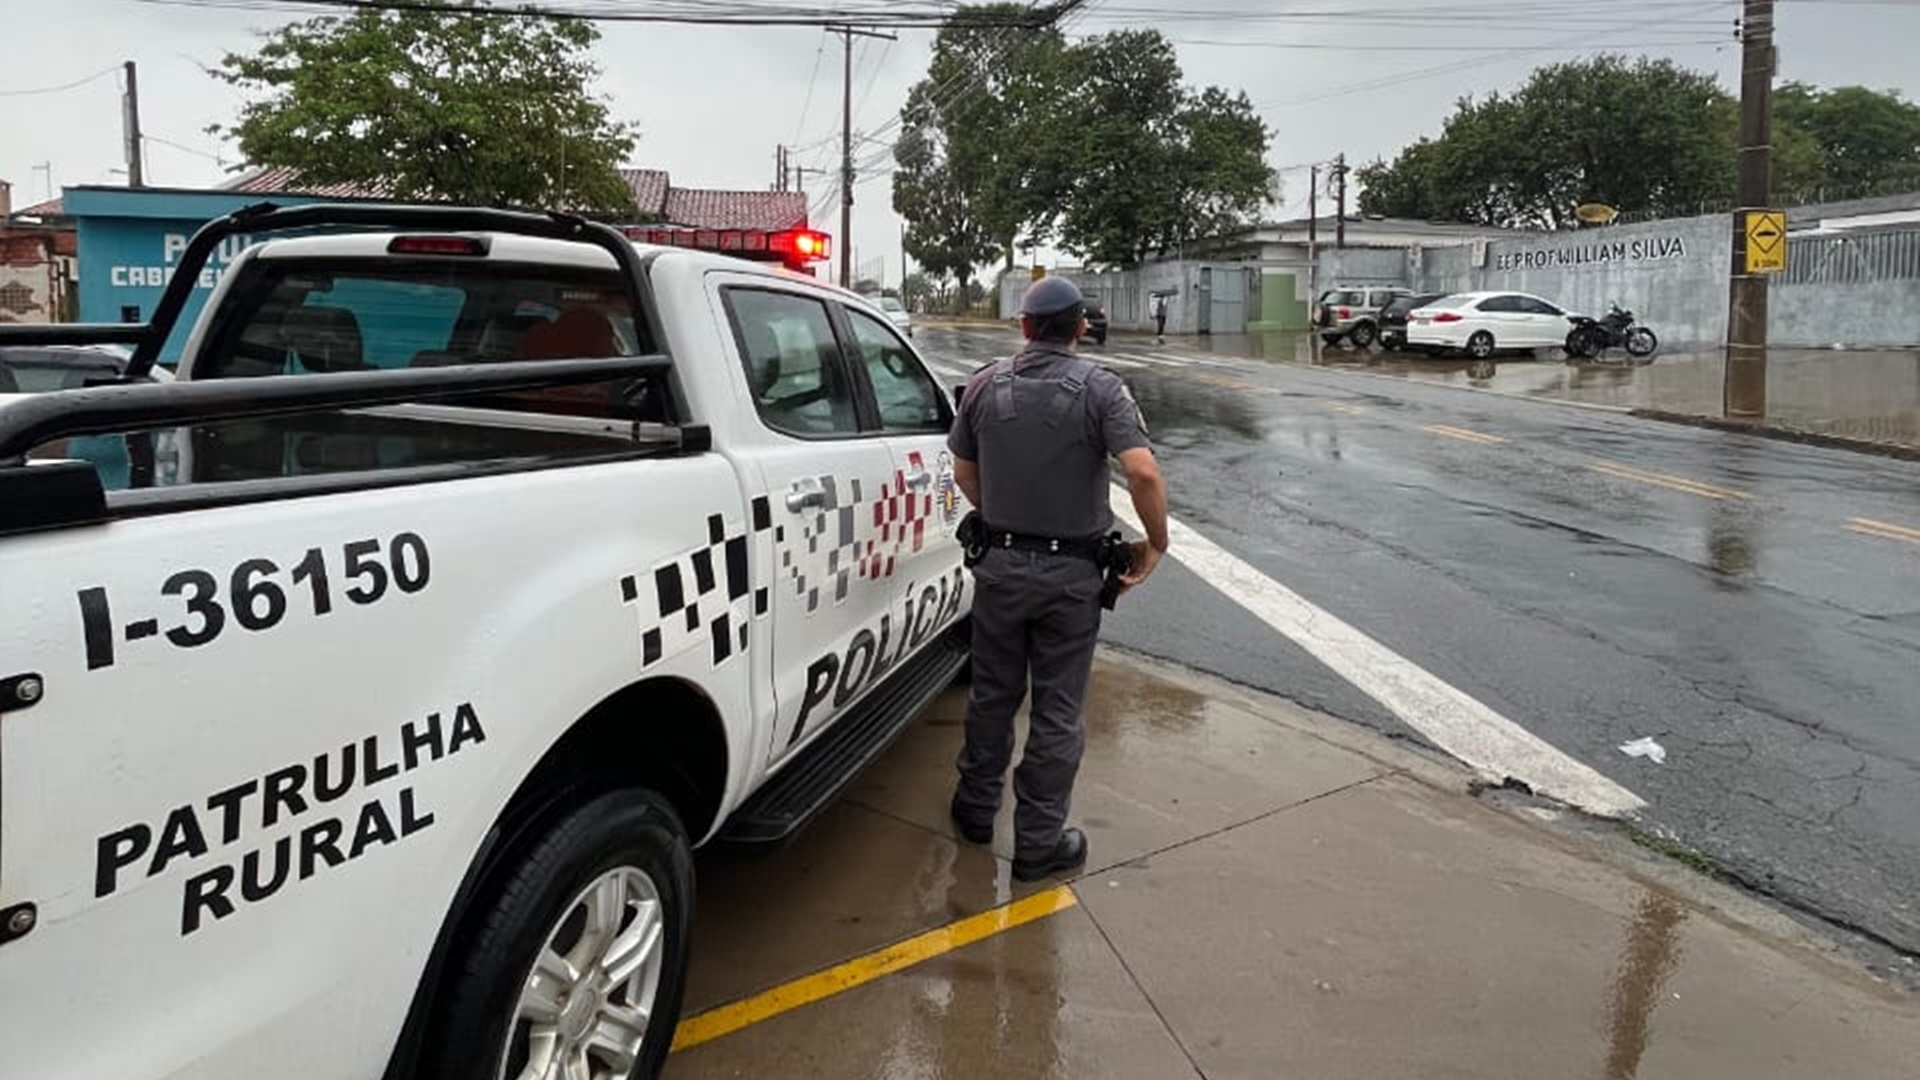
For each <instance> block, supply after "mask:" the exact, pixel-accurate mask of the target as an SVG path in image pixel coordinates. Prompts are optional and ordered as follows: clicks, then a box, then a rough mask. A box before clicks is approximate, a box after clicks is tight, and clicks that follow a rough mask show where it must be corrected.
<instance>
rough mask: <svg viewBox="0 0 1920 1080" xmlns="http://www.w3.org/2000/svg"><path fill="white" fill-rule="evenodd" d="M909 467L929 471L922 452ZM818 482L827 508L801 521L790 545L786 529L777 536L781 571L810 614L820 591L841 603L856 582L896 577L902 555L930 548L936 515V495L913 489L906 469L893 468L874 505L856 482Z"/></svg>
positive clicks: (828, 479)
mask: <svg viewBox="0 0 1920 1080" xmlns="http://www.w3.org/2000/svg"><path fill="white" fill-rule="evenodd" d="M907 464H908V467H909V468H911V469H912V470H913V471H914V472H916V473H917V472H922V471H924V470H925V469H926V462H925V460H924V459H923V458H922V457H921V455H920V453H919V452H918V451H915V452H913V453H912V454H909V455H908V457H907ZM816 480H817V481H818V482H819V484H820V486H821V488H822V489H823V490H824V491H825V492H826V505H825V506H823V507H822V508H821V509H820V510H818V511H815V512H814V513H812V514H811V515H808V516H806V517H803V518H802V519H801V522H800V535H799V537H798V538H796V539H794V540H793V541H792V542H791V543H789V542H788V539H787V535H786V528H785V527H784V526H782V527H780V528H779V529H776V530H775V533H774V540H775V543H777V544H778V545H779V546H780V569H781V571H782V572H783V573H785V575H786V577H787V581H788V582H789V583H790V584H791V586H792V588H793V594H794V595H795V596H797V597H803V598H805V600H806V602H807V610H808V611H809V612H812V611H818V610H819V608H820V600H821V595H822V593H825V594H827V595H828V596H830V597H831V598H832V600H833V602H834V603H835V604H841V603H845V602H846V599H847V593H848V591H849V589H850V588H851V586H852V584H853V582H854V581H855V580H856V579H857V580H866V581H880V580H882V579H885V578H889V577H892V576H893V570H894V563H895V561H896V559H897V558H898V557H899V556H900V555H901V554H902V553H903V552H904V553H908V554H917V553H918V552H919V551H920V550H921V549H922V548H923V547H925V546H926V533H927V521H928V519H930V518H932V517H933V513H934V510H933V494H932V493H931V492H929V493H927V494H924V495H916V494H914V493H913V492H911V491H909V490H908V488H907V473H906V471H905V470H902V469H895V470H894V473H893V480H892V482H891V483H883V484H881V485H880V494H879V497H878V498H876V499H874V500H872V501H871V502H867V501H866V500H865V499H864V498H863V495H862V489H861V484H860V481H859V480H858V479H857V478H856V479H853V480H851V481H849V482H845V483H843V482H842V481H840V480H839V479H838V478H837V477H832V476H821V477H817V478H816Z"/></svg>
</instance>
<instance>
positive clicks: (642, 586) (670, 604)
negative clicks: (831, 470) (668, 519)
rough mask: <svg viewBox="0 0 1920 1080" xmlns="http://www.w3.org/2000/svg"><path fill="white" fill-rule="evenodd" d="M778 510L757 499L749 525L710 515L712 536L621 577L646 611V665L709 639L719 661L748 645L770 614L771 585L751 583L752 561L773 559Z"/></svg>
mask: <svg viewBox="0 0 1920 1080" xmlns="http://www.w3.org/2000/svg"><path fill="white" fill-rule="evenodd" d="M773 537H774V528H773V508H772V506H771V504H770V503H769V502H768V500H767V497H766V496H764V495H762V496H761V497H759V498H757V499H755V500H753V523H752V526H751V528H748V529H737V528H736V527H735V526H734V525H733V524H731V523H729V522H728V521H727V520H726V519H725V518H724V517H723V516H722V515H720V514H713V515H711V516H709V517H708V518H707V542H706V543H704V544H701V545H699V546H697V547H693V548H689V549H688V550H686V551H684V552H682V553H680V554H679V555H677V556H675V557H673V558H671V559H667V560H665V561H664V562H661V563H658V564H657V565H655V566H654V567H653V569H652V571H651V572H649V573H646V574H629V575H627V576H626V577H623V578H621V579H620V599H621V601H622V602H623V603H625V604H627V605H628V606H630V607H633V608H635V609H636V610H637V611H638V613H639V616H640V667H641V669H642V670H645V669H647V668H651V667H653V666H654V665H656V664H658V663H660V662H661V661H662V660H665V659H666V658H668V657H671V656H677V655H679V653H680V652H681V651H683V650H685V649H688V648H691V647H692V646H694V645H695V644H697V643H699V642H701V641H704V642H706V643H707V646H708V648H709V650H710V653H711V655H712V658H713V666H715V667H719V666H720V665H721V664H724V663H726V662H727V660H728V659H730V658H731V657H732V656H733V655H734V654H735V653H744V652H746V651H747V647H748V644H749V642H750V634H749V628H750V627H751V625H752V624H753V623H755V622H759V621H761V620H763V619H765V618H766V617H767V612H768V610H769V608H771V606H772V604H771V599H772V598H771V596H770V590H768V589H764V588H762V589H759V590H755V589H753V587H752V582H753V566H754V564H755V563H758V565H761V566H770V565H772V562H773V544H774V539H773Z"/></svg>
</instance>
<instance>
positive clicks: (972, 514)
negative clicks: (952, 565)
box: [953, 510, 987, 570]
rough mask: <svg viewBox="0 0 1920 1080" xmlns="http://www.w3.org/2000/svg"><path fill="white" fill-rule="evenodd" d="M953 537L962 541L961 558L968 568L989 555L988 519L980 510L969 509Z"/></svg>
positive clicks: (976, 564)
mask: <svg viewBox="0 0 1920 1080" xmlns="http://www.w3.org/2000/svg"><path fill="white" fill-rule="evenodd" d="M953 538H954V539H956V540H958V541H960V560H961V562H963V563H965V564H966V567H967V569H969V570H971V569H973V568H974V567H976V566H978V565H980V560H981V559H984V558H986V557H987V519H986V518H983V517H981V516H980V511H978V510H969V511H967V513H966V516H965V517H962V518H961V519H960V527H959V528H958V529H955V530H954V533H953Z"/></svg>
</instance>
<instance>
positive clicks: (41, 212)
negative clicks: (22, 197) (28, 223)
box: [13, 199, 64, 217]
mask: <svg viewBox="0 0 1920 1080" xmlns="http://www.w3.org/2000/svg"><path fill="white" fill-rule="evenodd" d="M63 212H64V211H63V209H62V207H61V203H60V200H59V199H48V200H47V201H46V202H37V203H34V204H33V205H32V206H28V207H24V208H22V209H19V210H15V211H14V212H13V216H14V217H59V216H60V215H61V214H62V213H63Z"/></svg>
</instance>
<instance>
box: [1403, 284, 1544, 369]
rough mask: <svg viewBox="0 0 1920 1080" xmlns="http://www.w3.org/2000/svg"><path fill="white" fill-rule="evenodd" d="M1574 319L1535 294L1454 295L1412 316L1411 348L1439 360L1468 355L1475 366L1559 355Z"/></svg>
mask: <svg viewBox="0 0 1920 1080" xmlns="http://www.w3.org/2000/svg"><path fill="white" fill-rule="evenodd" d="M1575 314H1576V313H1574V312H1570V311H1568V310H1567V309H1565V308H1563V307H1561V306H1560V305H1558V304H1555V303H1553V302H1552V301H1550V300H1547V299H1544V298H1542V297H1538V296H1534V295H1533V294H1531V293H1523V292H1465V293H1454V294H1453V295H1452V296H1447V297H1442V298H1441V299H1439V300H1436V301H1434V302H1432V303H1430V304H1428V305H1426V306H1425V307H1419V308H1415V309H1414V310H1413V311H1412V312H1411V313H1410V314H1409V315H1408V317H1407V345H1408V347H1409V348H1414V349H1421V350H1424V351H1426V352H1428V353H1431V354H1433V355H1436V356H1438V355H1441V354H1443V353H1449V352H1454V351H1464V352H1465V353H1466V354H1467V355H1468V356H1471V357H1473V358H1474V359H1476V360H1484V359H1486V358H1487V357H1489V356H1492V355H1493V354H1494V353H1496V352H1516V351H1532V350H1534V349H1558V348H1561V347H1563V346H1564V345H1565V344H1566V342H1567V331H1568V329H1569V328H1571V327H1572V325H1573V318H1574V315H1575Z"/></svg>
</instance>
